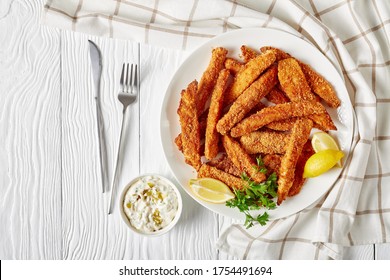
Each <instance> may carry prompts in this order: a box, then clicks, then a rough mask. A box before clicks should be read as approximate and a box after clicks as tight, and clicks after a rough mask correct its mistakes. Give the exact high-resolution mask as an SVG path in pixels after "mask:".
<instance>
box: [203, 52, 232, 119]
mask: <svg viewBox="0 0 390 280" xmlns="http://www.w3.org/2000/svg"><path fill="white" fill-rule="evenodd" d="M227 53H228V51H227V49H225V48H222V47H219V48H215V49H213V51H212V54H211V60H210V62H209V65H208V66H207V69H206V71H205V72H204V73H203V75H202V77H201V79H200V81H199V85H198V93H197V96H198V97H197V110H198V115H200V114H202V113H203V111H204V110H205V105H206V102H207V100H208V99H209V97H210V94H211V92H212V90H213V88H214V86H215V83H216V81H217V78H218V75H219V72H220V71H221V70H222V69H223V67H224V65H225V59H226V55H227Z"/></svg>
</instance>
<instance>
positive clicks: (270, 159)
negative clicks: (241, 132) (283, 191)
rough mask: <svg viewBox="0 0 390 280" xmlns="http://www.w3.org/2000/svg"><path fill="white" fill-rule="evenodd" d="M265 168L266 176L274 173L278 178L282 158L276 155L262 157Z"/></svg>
mask: <svg viewBox="0 0 390 280" xmlns="http://www.w3.org/2000/svg"><path fill="white" fill-rule="evenodd" d="M263 162H264V165H265V167H267V169H268V176H269V175H271V174H272V173H274V172H275V173H276V176H278V177H279V169H280V163H281V162H282V156H281V155H278V154H268V155H265V156H264V157H263Z"/></svg>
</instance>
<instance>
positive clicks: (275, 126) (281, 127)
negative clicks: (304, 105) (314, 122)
mask: <svg viewBox="0 0 390 280" xmlns="http://www.w3.org/2000/svg"><path fill="white" fill-rule="evenodd" d="M296 120H297V118H296V117H293V118H289V119H285V120H281V121H275V122H272V123H269V124H267V125H266V127H267V128H269V129H272V130H277V131H288V130H291V129H292V128H293V126H294V123H295V121H296Z"/></svg>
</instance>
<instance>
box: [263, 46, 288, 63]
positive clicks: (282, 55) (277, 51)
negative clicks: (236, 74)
mask: <svg viewBox="0 0 390 280" xmlns="http://www.w3.org/2000/svg"><path fill="white" fill-rule="evenodd" d="M269 50H273V51H274V52H275V55H276V61H279V60H282V59H286V58H290V57H291V55H289V54H288V53H286V52H284V51H282V50H281V49H278V48H275V47H271V46H264V47H261V48H260V51H262V52H266V51H269Z"/></svg>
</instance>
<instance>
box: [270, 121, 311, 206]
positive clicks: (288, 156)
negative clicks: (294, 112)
mask: <svg viewBox="0 0 390 280" xmlns="http://www.w3.org/2000/svg"><path fill="white" fill-rule="evenodd" d="M312 126H313V122H312V121H311V120H309V119H307V118H303V119H298V120H297V121H296V122H295V124H294V127H293V129H292V131H291V136H290V139H289V141H288V143H287V145H286V153H285V154H284V155H283V157H282V162H281V163H280V169H279V179H278V201H277V204H278V205H280V204H281V203H282V202H283V201H284V200H285V199H286V197H287V195H288V193H289V191H290V189H291V186H292V185H293V182H294V177H295V167H296V164H297V161H298V159H299V157H300V155H301V153H302V150H303V146H304V145H305V143H306V142H307V140H308V139H309V136H310V131H311V129H312Z"/></svg>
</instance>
